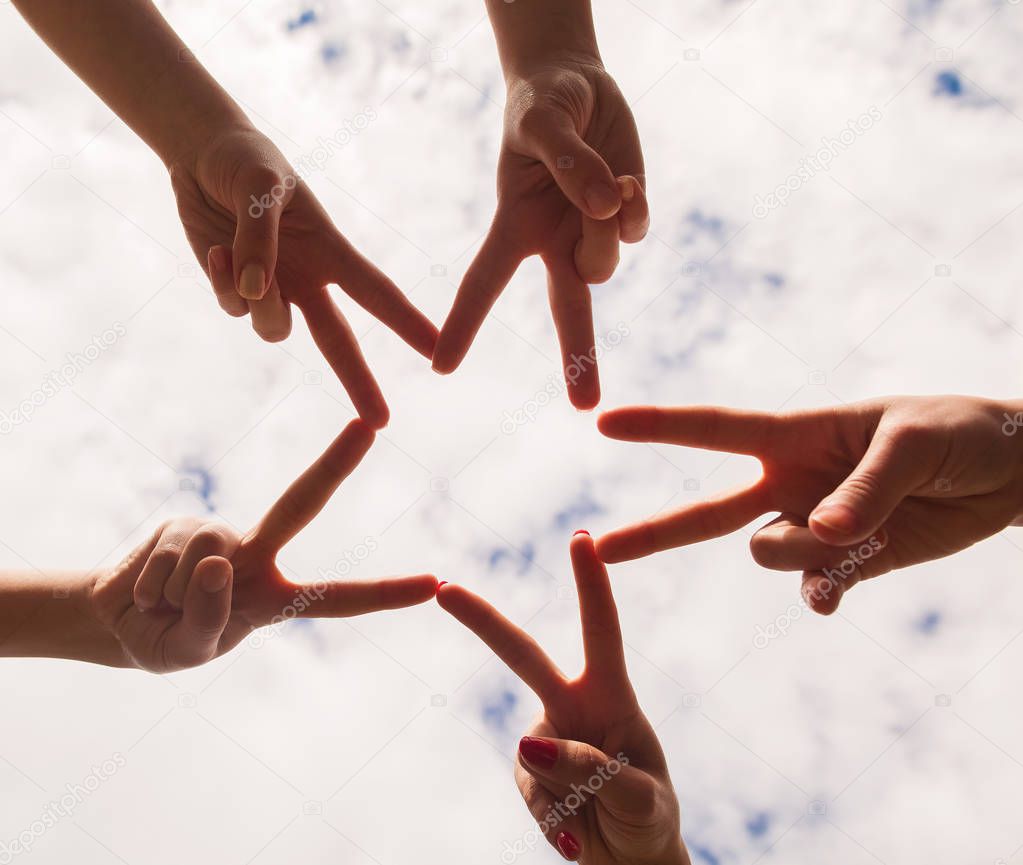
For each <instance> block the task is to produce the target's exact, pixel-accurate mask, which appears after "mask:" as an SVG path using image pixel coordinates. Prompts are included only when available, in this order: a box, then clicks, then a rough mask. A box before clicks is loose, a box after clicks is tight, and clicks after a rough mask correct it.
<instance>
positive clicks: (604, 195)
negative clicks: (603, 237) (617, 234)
mask: <svg viewBox="0 0 1023 865" xmlns="http://www.w3.org/2000/svg"><path fill="white" fill-rule="evenodd" d="M584 197H585V198H586V205H587V207H589V208H590V211H591V214H590V215H591V216H593V217H595V218H596V219H607V218H608V217H609V216H613V215H614V214H615V213H616V212H617V211H618V208H619V207H620V206H621V200H620V199H619V197H618V189H617V188H614V187H610V186H608V185H607V184H606V183H594V184H592V185H590V186H588V187H586V193H585V196H584Z"/></svg>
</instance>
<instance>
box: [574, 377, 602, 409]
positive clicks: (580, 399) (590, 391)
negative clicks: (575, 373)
mask: <svg viewBox="0 0 1023 865" xmlns="http://www.w3.org/2000/svg"><path fill="white" fill-rule="evenodd" d="M568 400H569V402H571V403H572V405H573V406H574V407H575V408H576V409H578V410H579V411H593V409H595V408H596V407H597V406H598V405H600V382H599V381H593V380H587V381H584V382H574V383H573V382H571V381H570V382H569V387H568Z"/></svg>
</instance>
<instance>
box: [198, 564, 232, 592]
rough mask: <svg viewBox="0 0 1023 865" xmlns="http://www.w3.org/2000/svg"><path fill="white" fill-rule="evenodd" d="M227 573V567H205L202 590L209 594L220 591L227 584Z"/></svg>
mask: <svg viewBox="0 0 1023 865" xmlns="http://www.w3.org/2000/svg"><path fill="white" fill-rule="evenodd" d="M229 574H230V572H229V571H228V569H227V568H207V569H206V572H205V573H204V574H203V575H202V587H203V591H205V592H207V593H208V594H210V595H215V594H217V592H222V591H223V590H224V586H226V585H227V579H228V576H229Z"/></svg>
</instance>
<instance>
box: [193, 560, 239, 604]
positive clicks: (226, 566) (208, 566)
mask: <svg viewBox="0 0 1023 865" xmlns="http://www.w3.org/2000/svg"><path fill="white" fill-rule="evenodd" d="M195 575H196V576H197V577H198V578H199V585H200V586H201V587H202V590H203V591H204V592H206V593H207V594H209V595H217V594H220V592H222V591H224V589H226V588H227V586H228V584H229V583H230V582H231V578H232V576H233V575H234V570H233V569H232V567H231V563H230V562H229V561H228V560H227V559H225V558H223V557H222V556H210V557H208V558H205V559H203V560H202V561H201V562H199V564H198V565H196V568H195Z"/></svg>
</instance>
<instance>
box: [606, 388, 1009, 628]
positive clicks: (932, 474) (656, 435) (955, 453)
mask: <svg viewBox="0 0 1023 865" xmlns="http://www.w3.org/2000/svg"><path fill="white" fill-rule="evenodd" d="M1020 410H1021V405H1020V404H1018V403H1012V402H995V401H993V400H985V399H977V398H974V397H965V396H941V397H905V396H899V397H886V398H883V399H876V400H868V401H866V402H860V403H852V404H849V405H843V406H838V407H835V408H830V409H816V410H811V411H799V412H785V413H780V414H767V413H762V412H750V411H742V410H735V409H726V408H717V407H707V406H693V407H681V408H666V409H662V408H655V407H652V406H636V407H629V408H621V409H615V410H614V411H610V412H607V413H605V414H604V415H602V416H601V417H600V418H599V421H598V426H599V428H600V430H601V432H603V433H604V434H605V435H607V436H609V437H611V438H616V439H621V440H623V441H630V442H663V443H669V444H676V445H685V446H688V447H698V448H705V449H709V450H717V451H726V452H729V453H736V454H747V455H750V456H754V457H756V458H757V459H759V460H760V462H761V464H762V466H763V475H762V477H761V478H760V479H759V480H758V481H756V482H755V483H753V484H751V485H750V486H748V487H744V488H742V489H739V490H735V491H732V492H729V493H726V494H724V495H721V496H718V497H717V498H714V499H710V500H706V501H702V502H698V503H696V504H692V505H687V506H685V507H683V508H680V509H678V510H675V511H672V512H670V513H666V514H660V515H657V516H654V517H651V518H649V519H647V520H644V521H642V522H640V523H636V524H634V525H631V526H627V527H625V528H622V529H618V530H616V531H613V532H611V533H609V534H607V535H604V536H603V537H602V538H600V540H599V541H598V543H597V551H598V553H599V554H600V556H601V558H602V559H603V560H604V561H605V562H623V561H627V560H630V559H636V558H639V557H641V556H646V555H650V554H651V553H655V552H659V551H662V550H667V549H671V548H673V547H680V546H684V545H687V544H693V543H698V542H699V541H703V540H707V539H709V538H715V537H721V536H722V535H726V534H729V533H731V532H734V531H736V530H737V529H739V528H741V527H743V526H745V525H746V524H748V523H750V522H752V521H753V520H754V519H756V518H757V517H759V516H762V515H763V514H766V513H768V512H771V511H779V512H781V515H780V516H779V517H778V518H776V519H774V520H772V521H771V522H769V523H768V524H767V525H765V526H764V527H762V528H761V529H760V530H759V531H757V533H756V534H755V535H754V536H753V539H752V541H751V543H750V548H751V551H752V554H753V557H754V559H755V560H756V561H757V562H758V563H760V564H761V565H763V566H764V567H766V568H770V569H772V570H778V571H796V572H801V573H802V580H803V586H802V591H803V596H804V598H805V599H806V601H807V603H808V604H809V606H810V607H811V608H812V609H814V610H815V611H817V612H819V613H823V614H830V613H832V612H834V611H835V610H836V609H837V608H838V604H839V602H840V601H841V599H842V596H843V594H844V593H845V592H847V591H848V590H849V589H851V588H852V587H853V586H855V585H856V584H857V583H859V582H862V581H863V580H867V579H872V578H874V577H877V576H880V575H882V574H886V573H888V572H889V571H893V570H896V569H898V568H905V567H909V566H910V565H915V564H919V563H921V562H926V561H930V560H932V559H937V558H941V557H943V556H948V555H951V554H953V553H956V552H959V551H960V550H964V549H966V548H967V547H969V546H971V545H973V544H975V543H976V542H977V541H980V540H983V539H984V538H987V537H990V536H991V535H993V534H995V533H997V532H999V531H1001V530H1002V529H1004V528H1005V527H1006V526H1009V525H1011V524H1013V523H1014V521H1016V520H1017V519H1018V518H1019V516H1020V514H1021V513H1023V432H1021V431H1020V430H1018V429H1015V428H1014V427H1013V425H1012V424H1011V423H1009V422H1008V421H1007V417H1009V418H1012V417H1016V416H1017V413H1018V412H1020ZM1019 416H1020V417H1023V415H1019ZM1006 430H1012V432H1006Z"/></svg>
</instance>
